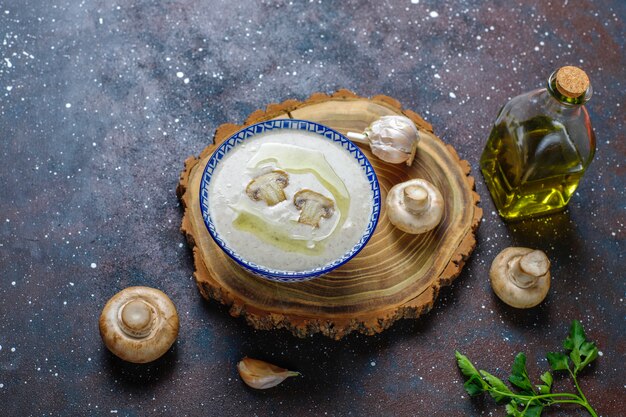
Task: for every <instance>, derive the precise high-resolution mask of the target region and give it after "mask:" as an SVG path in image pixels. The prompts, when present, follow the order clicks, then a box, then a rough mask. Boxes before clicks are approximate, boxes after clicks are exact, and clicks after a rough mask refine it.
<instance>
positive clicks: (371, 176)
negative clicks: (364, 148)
mask: <svg viewBox="0 0 626 417" xmlns="http://www.w3.org/2000/svg"><path fill="white" fill-rule="evenodd" d="M277 129H293V130H304V131H307V132H311V133H314V134H315V136H316V137H318V138H319V140H325V141H331V142H335V143H337V144H339V145H340V146H341V148H343V149H344V150H345V152H346V153H347V154H348V155H350V156H351V157H352V158H353V159H354V160H355V161H356V162H357V163H358V164H359V166H360V167H361V170H362V171H363V173H364V176H365V177H366V178H367V181H368V182H369V185H370V188H371V190H372V195H373V201H372V206H373V209H372V213H371V216H370V217H369V222H368V224H367V227H366V228H365V231H364V232H363V234H362V236H361V238H360V239H359V241H358V242H357V243H356V244H355V245H354V246H353V247H352V248H351V249H350V250H348V251H347V252H345V253H344V254H343V255H342V256H340V257H339V258H338V259H335V260H333V261H331V262H330V263H327V264H326V265H323V266H320V267H317V268H314V269H310V270H303V271H287V270H277V269H272V268H267V267H264V266H263V265H258V264H256V263H254V262H251V261H249V260H246V259H244V258H243V257H242V256H240V255H239V254H238V253H237V252H236V251H235V250H233V249H232V248H231V247H229V245H228V244H227V243H226V242H225V241H224V239H222V238H221V237H220V235H219V233H218V232H217V230H216V228H215V224H214V221H213V218H212V217H211V212H210V210H209V185H210V183H211V178H212V176H213V173H214V171H215V169H216V168H217V167H218V165H219V163H220V161H221V160H222V159H223V158H224V157H225V156H226V155H227V154H228V153H229V152H231V151H232V150H233V149H234V148H236V147H237V146H238V145H240V144H242V143H244V142H245V141H246V140H249V139H251V138H253V137H255V136H256V135H260V134H262V133H265V132H268V131H272V130H277ZM316 137H313V138H312V139H313V140H316ZM200 209H201V211H202V217H203V219H204V224H205V225H206V227H207V229H208V231H209V233H210V235H211V237H212V238H213V239H214V240H215V243H217V245H218V246H219V247H220V248H221V249H222V250H223V251H224V252H225V253H226V254H227V255H228V256H230V257H231V258H232V259H233V260H234V261H235V262H237V263H238V264H239V265H241V266H242V267H243V268H244V269H246V270H248V271H249V272H251V273H253V274H255V275H257V276H260V277H263V278H266V279H270V280H273V281H279V282H299V281H305V280H308V279H312V278H315V277H318V276H320V275H323V274H326V273H328V272H330V271H332V270H333V269H335V268H338V267H340V266H341V265H343V264H345V263H346V262H348V261H349V260H350V259H352V258H353V257H354V256H355V255H356V254H357V253H359V251H360V250H361V249H363V247H364V246H365V244H366V243H367V242H368V241H369V239H370V237H371V236H372V234H373V233H374V230H375V229H376V224H377V223H378V217H379V214H380V188H379V185H378V179H377V178H376V173H375V172H374V169H373V168H372V165H371V164H370V162H369V161H368V159H367V157H366V156H365V155H364V154H363V153H362V152H361V150H360V149H359V148H358V147H357V146H356V145H355V144H354V143H352V142H351V141H350V140H348V139H347V138H346V137H345V136H343V135H342V134H340V133H339V132H337V131H335V130H333V129H331V128H329V127H326V126H323V125H321V124H318V123H314V122H310V121H306V120H294V119H281V120H270V121H267V122H262V123H257V124H254V125H251V126H248V127H246V128H244V129H242V130H240V131H239V132H237V133H235V134H234V135H232V136H231V137H230V138H228V139H227V140H226V141H224V142H223V143H222V144H221V145H220V146H219V147H218V148H217V149H216V150H215V151H214V152H213V155H212V156H211V158H210V159H209V161H208V163H207V165H206V167H205V168H204V173H203V175H202V180H201V183H200Z"/></svg>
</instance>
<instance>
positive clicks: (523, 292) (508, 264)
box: [489, 247, 550, 308]
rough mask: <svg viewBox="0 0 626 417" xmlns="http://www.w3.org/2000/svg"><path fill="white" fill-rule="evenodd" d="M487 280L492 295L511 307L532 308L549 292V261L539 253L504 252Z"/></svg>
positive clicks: (494, 261)
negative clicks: (489, 283) (489, 281)
mask: <svg viewBox="0 0 626 417" xmlns="http://www.w3.org/2000/svg"><path fill="white" fill-rule="evenodd" d="M489 279H490V280H491V288H493V291H494V292H495V293H496V295H497V296H498V297H499V298H500V299H501V300H502V301H504V302H505V303H507V304H508V305H510V306H511V307H516V308H530V307H534V306H536V305H537V304H539V303H540V302H542V301H543V299H544V298H546V295H547V294H548V290H549V289H550V260H549V259H548V257H547V256H546V254H545V253H543V252H542V251H540V250H534V249H529V248H519V247H511V248H506V249H504V250H503V251H502V252H500V253H499V254H498V256H496V257H495V259H494V260H493V263H492V264H491V269H490V270H489Z"/></svg>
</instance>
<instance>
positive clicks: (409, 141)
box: [347, 115, 420, 166]
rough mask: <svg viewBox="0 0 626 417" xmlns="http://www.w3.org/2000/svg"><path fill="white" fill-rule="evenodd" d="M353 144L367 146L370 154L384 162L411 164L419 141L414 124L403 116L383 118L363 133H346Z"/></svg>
mask: <svg viewBox="0 0 626 417" xmlns="http://www.w3.org/2000/svg"><path fill="white" fill-rule="evenodd" d="M347 136H348V138H350V139H352V140H353V141H354V142H358V143H365V144H369V145H370V148H371V149H372V153H373V154H374V155H376V156H377V157H379V158H380V159H382V160H383V161H385V162H389V163H392V164H401V163H403V162H406V164H407V165H409V166H410V165H411V164H412V163H413V159H414V158H415V152H416V151H417V144H418V142H419V140H420V136H419V131H418V130H417V127H415V123H413V121H412V120H411V119H409V118H408V117H405V116H398V115H396V116H383V117H381V118H380V119H377V120H375V121H374V122H372V124H371V125H369V127H367V128H366V129H365V131H364V132H363V133H356V132H348V135H347Z"/></svg>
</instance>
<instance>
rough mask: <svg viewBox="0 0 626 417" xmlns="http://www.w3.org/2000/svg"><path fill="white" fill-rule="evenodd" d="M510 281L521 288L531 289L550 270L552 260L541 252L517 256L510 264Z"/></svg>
mask: <svg viewBox="0 0 626 417" xmlns="http://www.w3.org/2000/svg"><path fill="white" fill-rule="evenodd" d="M508 270H509V271H508V275H509V279H510V280H511V281H512V282H513V283H514V284H515V285H516V286H518V287H519V288H530V287H532V286H533V285H535V284H536V283H537V281H538V280H539V278H541V277H543V276H544V275H545V274H547V273H548V271H549V270H550V260H549V259H548V257H547V256H546V254H545V253H543V252H542V251H540V250H534V251H532V252H529V253H527V254H526V255H523V256H516V257H514V258H512V259H511V260H510V261H509V264H508Z"/></svg>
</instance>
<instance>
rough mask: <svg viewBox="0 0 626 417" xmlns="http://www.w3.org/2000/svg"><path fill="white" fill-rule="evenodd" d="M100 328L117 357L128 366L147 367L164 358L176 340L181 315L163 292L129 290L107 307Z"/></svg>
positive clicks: (134, 288)
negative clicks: (149, 363) (145, 364)
mask: <svg viewBox="0 0 626 417" xmlns="http://www.w3.org/2000/svg"><path fill="white" fill-rule="evenodd" d="M99 326H100V336H102V340H103V341H104V344H105V345H106V347H107V348H108V349H109V350H110V351H111V352H112V353H113V354H115V355H116V356H118V357H120V358H121V359H123V360H125V361H128V362H134V363H146V362H151V361H153V360H155V359H158V358H159V357H161V356H162V355H163V354H164V353H165V352H167V350H168V349H169V348H170V346H172V344H173V343H174V341H175V340H176V337H177V336H178V326H179V323H178V313H177V312H176V307H175V306H174V304H173V303H172V301H171V300H170V299H169V297H168V296H167V295H165V294H164V293H163V292H162V291H159V290H157V289H155V288H150V287H129V288H126V289H124V290H122V291H120V292H118V293H117V294H115V295H114V296H113V297H111V299H110V300H109V301H108V302H107V303H106V305H105V306H104V309H103V310H102V314H101V315H100V322H99Z"/></svg>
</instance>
